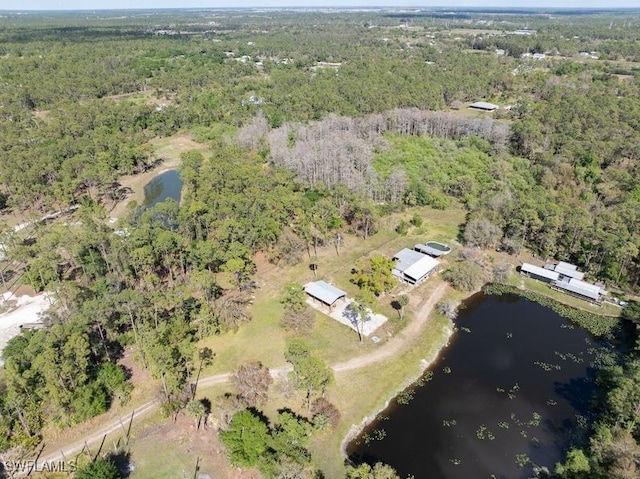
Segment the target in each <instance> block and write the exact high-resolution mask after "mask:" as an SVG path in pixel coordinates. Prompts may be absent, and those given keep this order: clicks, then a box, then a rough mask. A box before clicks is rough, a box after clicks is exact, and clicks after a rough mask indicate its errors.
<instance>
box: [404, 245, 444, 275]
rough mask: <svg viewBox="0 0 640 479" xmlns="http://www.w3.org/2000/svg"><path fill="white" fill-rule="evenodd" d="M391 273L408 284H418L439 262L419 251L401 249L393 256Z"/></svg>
mask: <svg viewBox="0 0 640 479" xmlns="http://www.w3.org/2000/svg"><path fill="white" fill-rule="evenodd" d="M393 260H394V261H395V262H396V264H395V266H394V268H393V275H394V276H396V277H397V278H398V279H400V280H401V281H404V282H405V283H409V284H419V283H421V282H422V281H424V280H425V279H427V278H428V277H429V276H430V275H431V273H433V272H434V271H435V270H436V269H437V267H438V265H439V264H440V262H439V261H438V260H436V259H434V258H432V257H431V256H427V255H425V254H423V253H420V252H419V251H414V250H410V249H408V248H405V249H403V250H402V251H399V252H398V253H396V255H395V256H394V257H393Z"/></svg>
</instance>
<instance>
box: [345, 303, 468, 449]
mask: <svg viewBox="0 0 640 479" xmlns="http://www.w3.org/2000/svg"><path fill="white" fill-rule="evenodd" d="M477 292H478V291H475V292H474V293H473V294H476V293H477ZM473 294H471V295H469V297H471V296H472V295H473ZM466 299H467V298H465V299H464V300H466ZM464 300H463V301H464ZM429 314H431V313H429ZM455 332H456V328H455V325H454V323H453V320H449V327H448V328H447V330H446V337H445V338H444V342H443V343H442V344H441V345H440V346H439V347H438V348H436V350H435V351H434V352H433V354H432V355H431V357H430V358H429V359H425V358H423V359H421V360H420V363H419V366H420V372H419V373H418V374H415V375H414V376H411V377H409V378H406V379H405V380H404V381H403V382H402V384H401V385H400V387H399V388H398V389H397V390H396V391H395V392H393V393H392V395H391V397H389V398H388V399H387V400H386V401H385V402H384V404H383V405H382V406H380V407H379V408H377V409H376V410H375V411H374V412H373V413H371V414H369V415H367V416H365V417H364V418H362V421H361V422H360V424H352V425H351V427H350V428H349V431H348V432H347V434H346V435H345V437H344V438H343V439H342V441H341V442H340V451H341V453H342V456H343V458H344V459H346V460H349V455H348V454H347V446H348V444H349V443H350V442H351V441H353V440H354V439H355V438H356V437H358V436H359V435H360V434H361V433H362V431H364V430H365V428H367V426H369V425H370V424H371V423H372V422H373V421H375V420H376V418H377V417H378V415H379V414H380V413H381V412H382V411H384V410H385V409H387V408H388V407H389V405H390V404H391V401H393V400H395V399H396V398H397V397H398V395H399V394H400V393H401V392H402V391H404V390H405V389H407V388H409V387H411V386H412V385H413V384H415V383H416V382H418V380H419V379H420V378H421V377H422V376H423V375H424V373H425V372H426V371H427V369H429V367H430V366H432V365H433V364H434V363H435V362H436V361H437V360H438V359H439V358H440V355H441V353H442V352H443V351H444V350H445V349H446V348H447V347H448V346H449V345H450V343H451V337H452V336H453V334H454V333H455Z"/></svg>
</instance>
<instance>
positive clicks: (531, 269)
mask: <svg viewBox="0 0 640 479" xmlns="http://www.w3.org/2000/svg"><path fill="white" fill-rule="evenodd" d="M520 273H521V274H526V275H527V276H529V277H530V278H533V279H537V280H538V281H542V282H545V283H551V282H553V281H557V280H559V279H560V273H557V272H556V271H551V270H550V269H547V268H541V267H540V266H535V265H533V264H530V263H522V266H520Z"/></svg>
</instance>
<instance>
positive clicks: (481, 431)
mask: <svg viewBox="0 0 640 479" xmlns="http://www.w3.org/2000/svg"><path fill="white" fill-rule="evenodd" d="M476 437H477V438H478V439H483V440H484V439H489V440H490V441H493V440H494V439H495V438H496V437H495V436H494V435H493V433H492V432H491V431H490V430H489V429H488V428H487V426H485V425H484V424H483V425H482V426H480V427H479V428H478V430H477V431H476Z"/></svg>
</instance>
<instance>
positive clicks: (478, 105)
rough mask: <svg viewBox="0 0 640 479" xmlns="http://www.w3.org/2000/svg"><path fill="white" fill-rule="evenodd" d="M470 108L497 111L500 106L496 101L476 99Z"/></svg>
mask: <svg viewBox="0 0 640 479" xmlns="http://www.w3.org/2000/svg"><path fill="white" fill-rule="evenodd" d="M469 108H473V109H474V110H483V111H495V110H499V109H500V106H499V105H496V104H494V103H487V102H486V101H476V102H474V103H472V104H471V105H469Z"/></svg>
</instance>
